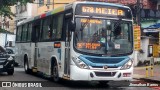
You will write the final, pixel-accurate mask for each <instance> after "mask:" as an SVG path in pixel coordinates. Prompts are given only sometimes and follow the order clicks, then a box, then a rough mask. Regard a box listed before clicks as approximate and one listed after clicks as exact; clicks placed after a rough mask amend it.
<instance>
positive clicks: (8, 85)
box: [2, 82, 12, 87]
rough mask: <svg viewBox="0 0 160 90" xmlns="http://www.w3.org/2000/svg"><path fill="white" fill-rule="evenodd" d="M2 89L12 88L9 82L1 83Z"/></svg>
mask: <svg viewBox="0 0 160 90" xmlns="http://www.w3.org/2000/svg"><path fill="white" fill-rule="evenodd" d="M2 87H12V86H11V82H2Z"/></svg>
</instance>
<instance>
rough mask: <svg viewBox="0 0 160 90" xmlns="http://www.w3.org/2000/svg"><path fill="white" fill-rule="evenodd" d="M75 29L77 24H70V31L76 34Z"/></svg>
mask: <svg viewBox="0 0 160 90" xmlns="http://www.w3.org/2000/svg"><path fill="white" fill-rule="evenodd" d="M75 28H76V23H75V22H73V21H71V22H70V24H69V29H70V30H71V31H73V32H74V31H75Z"/></svg>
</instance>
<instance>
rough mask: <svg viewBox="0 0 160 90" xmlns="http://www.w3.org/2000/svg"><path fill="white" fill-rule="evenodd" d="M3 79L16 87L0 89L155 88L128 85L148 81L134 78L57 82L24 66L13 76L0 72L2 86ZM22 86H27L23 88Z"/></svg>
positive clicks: (101, 89) (83, 89) (130, 89)
mask: <svg viewBox="0 0 160 90" xmlns="http://www.w3.org/2000/svg"><path fill="white" fill-rule="evenodd" d="M2 81H3V82H11V83H12V85H13V83H14V85H13V86H14V87H13V86H12V88H9V87H0V90H22V89H23V90H32V89H34V90H76V89H78V90H86V89H87V90H93V89H94V90H153V88H151V87H135V86H134V87H128V85H130V84H133V83H147V82H145V81H138V80H133V81H132V82H127V81H118V82H114V81H112V82H109V83H108V84H106V85H105V86H101V85H98V84H97V82H74V81H66V80H62V81H61V82H60V83H55V82H53V81H52V80H49V79H48V78H45V77H42V76H41V75H31V74H25V72H24V70H23V68H15V73H14V75H11V76H9V75H7V74H6V73H0V82H1V85H0V86H2ZM15 83H16V84H15ZM17 83H22V84H23V85H20V86H21V87H16V86H18V84H17ZM26 83H27V84H26ZM28 83H38V84H37V87H36V88H35V87H34V88H31V87H30V88H28V87H27V86H28ZM25 85H27V86H26V87H27V88H26V87H25ZM22 86H23V87H25V88H23V87H22ZM41 86H42V87H41Z"/></svg>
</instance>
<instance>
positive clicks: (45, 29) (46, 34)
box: [42, 17, 51, 40]
mask: <svg viewBox="0 0 160 90" xmlns="http://www.w3.org/2000/svg"><path fill="white" fill-rule="evenodd" d="M42 25H43V26H42V40H49V39H50V38H51V17H46V18H45V19H44V20H43V24H42Z"/></svg>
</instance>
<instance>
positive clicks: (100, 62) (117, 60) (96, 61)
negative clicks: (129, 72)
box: [79, 55, 130, 68]
mask: <svg viewBox="0 0 160 90" xmlns="http://www.w3.org/2000/svg"><path fill="white" fill-rule="evenodd" d="M79 59H81V60H82V61H83V62H85V63H86V64H87V65H89V66H92V67H101V66H104V65H107V66H108V67H115V68H117V67H120V66H123V65H124V64H125V63H127V62H128V61H129V60H130V58H129V57H127V56H126V57H98V56H87V55H81V56H79Z"/></svg>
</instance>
